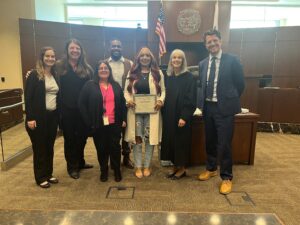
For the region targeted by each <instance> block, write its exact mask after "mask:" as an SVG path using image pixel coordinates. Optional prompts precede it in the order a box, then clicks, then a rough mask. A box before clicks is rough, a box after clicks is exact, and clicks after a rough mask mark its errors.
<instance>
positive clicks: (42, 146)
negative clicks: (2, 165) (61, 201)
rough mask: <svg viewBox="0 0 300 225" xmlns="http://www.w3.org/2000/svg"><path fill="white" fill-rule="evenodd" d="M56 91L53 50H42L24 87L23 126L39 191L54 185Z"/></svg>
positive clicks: (57, 86) (57, 84) (57, 105)
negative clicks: (29, 144) (29, 142)
mask: <svg viewBox="0 0 300 225" xmlns="http://www.w3.org/2000/svg"><path fill="white" fill-rule="evenodd" d="M58 92H59V82H58V79H57V76H56V72H55V51H54V49H53V48H52V47H43V48H42V49H41V51H40V55H39V59H38V60H37V63H36V69H35V70H33V71H31V72H30V74H29V76H28V78H27V80H26V88H25V111H26V120H25V127H26V130H27V133H28V135H29V137H30V140H31V142H32V150H33V168H34V176H35V181H36V183H37V185H39V186H40V187H41V188H49V187H50V184H51V183H52V184H56V183H58V179H57V178H55V177H53V176H52V173H53V154H54V151H53V147H54V142H55V137H56V132H57V127H58V107H59V104H58V102H59V101H58V98H59V95H58Z"/></svg>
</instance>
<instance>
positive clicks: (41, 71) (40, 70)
mask: <svg viewBox="0 0 300 225" xmlns="http://www.w3.org/2000/svg"><path fill="white" fill-rule="evenodd" d="M48 50H52V51H53V52H54V55H55V50H54V48H52V47H50V46H46V47H42V48H41V50H40V55H39V58H38V60H37V61H36V66H35V68H36V71H37V74H38V75H37V77H38V79H39V80H44V79H45V67H44V56H45V53H46V51H48ZM50 72H51V74H52V75H55V74H56V72H55V66H52V67H51V71H50Z"/></svg>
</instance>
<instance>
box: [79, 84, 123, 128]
mask: <svg viewBox="0 0 300 225" xmlns="http://www.w3.org/2000/svg"><path fill="white" fill-rule="evenodd" d="M111 85H112V88H113V92H114V95H115V123H116V124H117V125H119V126H122V122H123V121H125V122H126V119H127V108H126V103H125V98H124V94H123V91H122V88H121V87H120V85H119V84H118V83H117V82H113V83H111ZM78 107H79V111H80V113H81V115H82V118H83V120H84V122H85V124H86V125H87V126H88V127H89V128H92V129H96V128H99V127H101V126H103V119H102V116H103V97H102V93H101V90H100V87H99V84H98V82H96V81H94V80H90V81H88V82H87V83H86V84H85V85H84V86H83V88H82V90H81V92H80V95H79V101H78Z"/></svg>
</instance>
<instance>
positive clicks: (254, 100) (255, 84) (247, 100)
mask: <svg viewBox="0 0 300 225" xmlns="http://www.w3.org/2000/svg"><path fill="white" fill-rule="evenodd" d="M260 78H261V76H257V77H246V78H245V84H246V86H245V90H244V92H243V94H242V96H241V107H242V108H247V109H249V110H250V112H254V113H257V112H258V109H257V105H258V90H259V81H260Z"/></svg>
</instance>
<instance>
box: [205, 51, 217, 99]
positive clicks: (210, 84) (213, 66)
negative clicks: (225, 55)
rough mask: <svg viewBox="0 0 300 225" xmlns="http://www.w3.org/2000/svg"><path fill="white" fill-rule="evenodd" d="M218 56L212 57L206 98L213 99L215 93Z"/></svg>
mask: <svg viewBox="0 0 300 225" xmlns="http://www.w3.org/2000/svg"><path fill="white" fill-rule="evenodd" d="M216 58H217V57H215V56H214V57H212V58H211V64H210V71H209V77H208V82H207V85H206V98H207V99H210V100H211V99H212V97H213V93H214V81H215V76H216Z"/></svg>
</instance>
